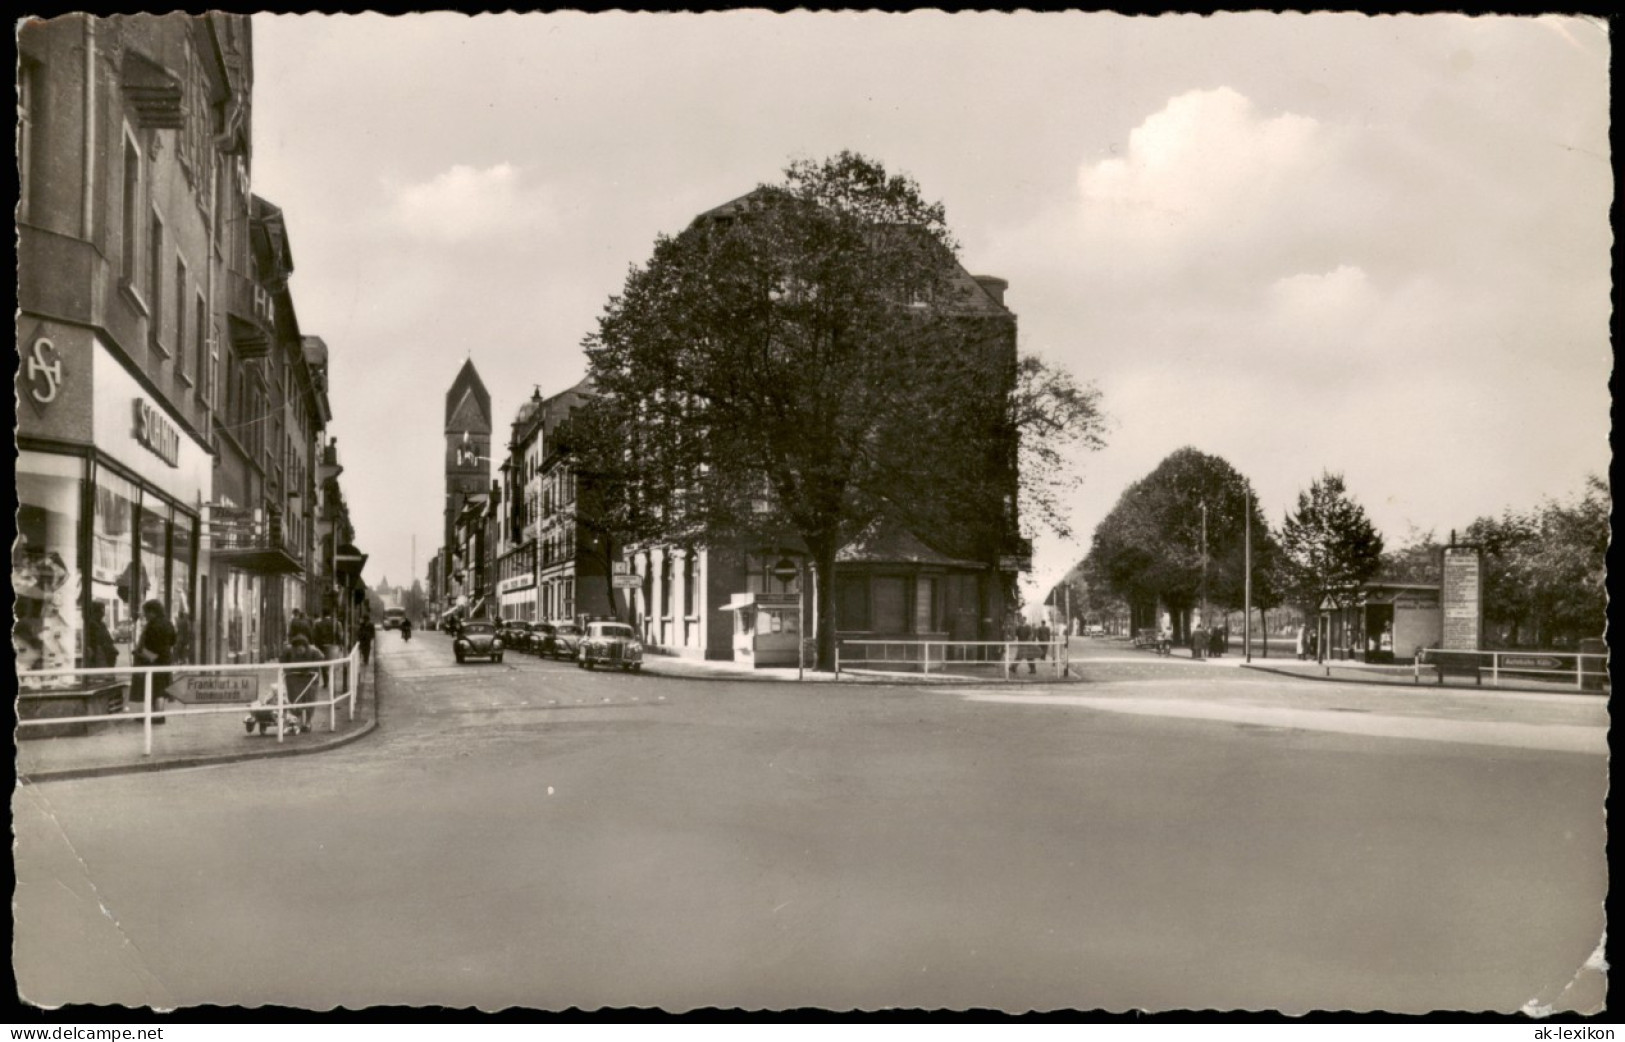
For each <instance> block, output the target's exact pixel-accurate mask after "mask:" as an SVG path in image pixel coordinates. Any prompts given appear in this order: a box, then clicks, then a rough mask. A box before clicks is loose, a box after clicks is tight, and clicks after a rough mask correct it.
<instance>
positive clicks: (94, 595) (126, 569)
mask: <svg viewBox="0 0 1625 1042" xmlns="http://www.w3.org/2000/svg"><path fill="white" fill-rule="evenodd" d="M138 505H139V499H138V492H137V489H136V486H135V485H134V484H133V483H131V482H129V481H126V480H125V479H124V478H122V477H120V476H118V475H117V474H114V473H113V472H111V471H109V470H107V469H105V468H98V469H97V473H96V518H95V526H94V528H93V529H92V531H91V548H90V553H91V569H90V571H91V583H90V591H91V592H90V599H91V602H92V604H97V605H101V614H102V619H103V621H104V622H105V623H106V625H107V628H108V630H109V632H111V633H112V635H113V643H114V646H115V647H116V648H117V652H118V657H117V662H116V663H115V664H116V665H119V666H128V665H130V662H131V658H130V651H131V645H132V644H133V643H134V640H135V627H136V625H137V623H138V621H139V620H140V618H141V603H142V600H143V599H144V597H145V596H146V593H147V590H148V588H149V585H150V576H149V575H147V574H144V569H143V568H142V567H141V566H140V565H139V564H137V562H136V556H135V523H136V515H137V507H138Z"/></svg>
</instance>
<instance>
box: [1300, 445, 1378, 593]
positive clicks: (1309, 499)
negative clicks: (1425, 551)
mask: <svg viewBox="0 0 1625 1042" xmlns="http://www.w3.org/2000/svg"><path fill="white" fill-rule="evenodd" d="M1280 538H1281V548H1282V550H1283V552H1284V553H1285V556H1286V565H1287V567H1286V579H1287V583H1286V586H1287V591H1288V595H1289V596H1291V597H1292V599H1294V600H1295V601H1296V602H1297V603H1298V605H1299V606H1300V607H1302V608H1303V609H1304V610H1305V611H1314V610H1317V609H1318V608H1319V607H1320V605H1321V604H1322V603H1323V602H1325V601H1326V600H1328V599H1329V600H1331V601H1332V602H1333V603H1334V604H1338V605H1343V604H1348V603H1352V601H1351V598H1352V596H1353V595H1354V592H1355V589H1356V587H1358V586H1359V585H1360V584H1361V583H1363V582H1365V581H1366V580H1368V579H1370V578H1372V577H1373V576H1374V575H1376V574H1377V572H1378V570H1379V569H1380V568H1381V567H1382V554H1383V541H1382V534H1381V533H1380V532H1378V531H1377V529H1376V527H1375V526H1374V525H1372V523H1371V519H1370V518H1369V517H1367V516H1366V512H1365V508H1364V507H1362V506H1360V504H1359V503H1358V502H1356V501H1355V500H1354V498H1353V497H1352V496H1350V495H1349V494H1348V489H1347V487H1346V485H1345V483H1344V481H1343V476H1342V475H1341V474H1330V473H1323V474H1322V475H1321V476H1320V478H1318V479H1317V480H1315V481H1313V482H1311V483H1310V485H1309V488H1308V489H1307V490H1306V491H1303V492H1300V493H1298V508H1297V509H1296V510H1295V511H1293V512H1292V513H1290V514H1288V515H1287V516H1286V520H1285V521H1284V522H1283V523H1282V525H1281V537H1280Z"/></svg>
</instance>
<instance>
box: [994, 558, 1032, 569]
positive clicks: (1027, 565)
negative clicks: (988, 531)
mask: <svg viewBox="0 0 1625 1042" xmlns="http://www.w3.org/2000/svg"><path fill="white" fill-rule="evenodd" d="M1032 570H1033V559H1032V557H1030V556H1028V555H1027V554H1003V555H1001V556H1000V557H999V571H1001V572H1030V571H1032Z"/></svg>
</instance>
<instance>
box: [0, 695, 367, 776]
mask: <svg viewBox="0 0 1625 1042" xmlns="http://www.w3.org/2000/svg"><path fill="white" fill-rule="evenodd" d="M377 729H378V714H377V713H376V712H375V713H374V714H373V717H372V719H371V720H369V721H367V722H366V723H365V724H363V725H362V726H360V727H358V728H356V729H355V730H354V731H352V732H350V733H347V734H342V735H339V736H338V737H336V738H331V739H328V740H326V741H323V742H321V743H320V744H312V745H299V746H283V747H282V748H280V749H266V750H263V751H261V750H255V751H253V752H240V753H220V754H218V755H214V756H186V757H179V758H176V759H172V760H150V761H145V762H139V763H110V764H104V765H102V766H99V767H63V768H60V769H58V770H51V771H37V772H35V773H33V774H23V773H21V772H18V774H17V780H18V781H19V782H26V783H28V784H33V783H35V782H47V781H69V780H72V779H75V778H102V777H106V776H107V775H112V774H147V773H150V772H152V771H168V770H176V769H179V768H182V767H214V766H217V765H219V764H226V763H241V762H243V761H245V760H269V759H273V758H275V757H279V756H305V755H308V754H310V753H321V752H326V751H327V750H329V749H337V748H340V747H341V746H345V745H349V744H350V743H351V742H354V741H358V740H360V739H362V738H365V737H366V736H367V735H369V734H372V733H373V732H374V731H376V730H377Z"/></svg>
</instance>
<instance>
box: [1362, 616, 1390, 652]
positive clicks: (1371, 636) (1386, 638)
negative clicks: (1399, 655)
mask: <svg viewBox="0 0 1625 1042" xmlns="http://www.w3.org/2000/svg"><path fill="white" fill-rule="evenodd" d="M1365 642H1366V643H1365V646H1366V658H1365V660H1366V661H1367V662H1392V661H1393V660H1394V606H1393V605H1392V604H1368V605H1366V609H1365Z"/></svg>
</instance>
